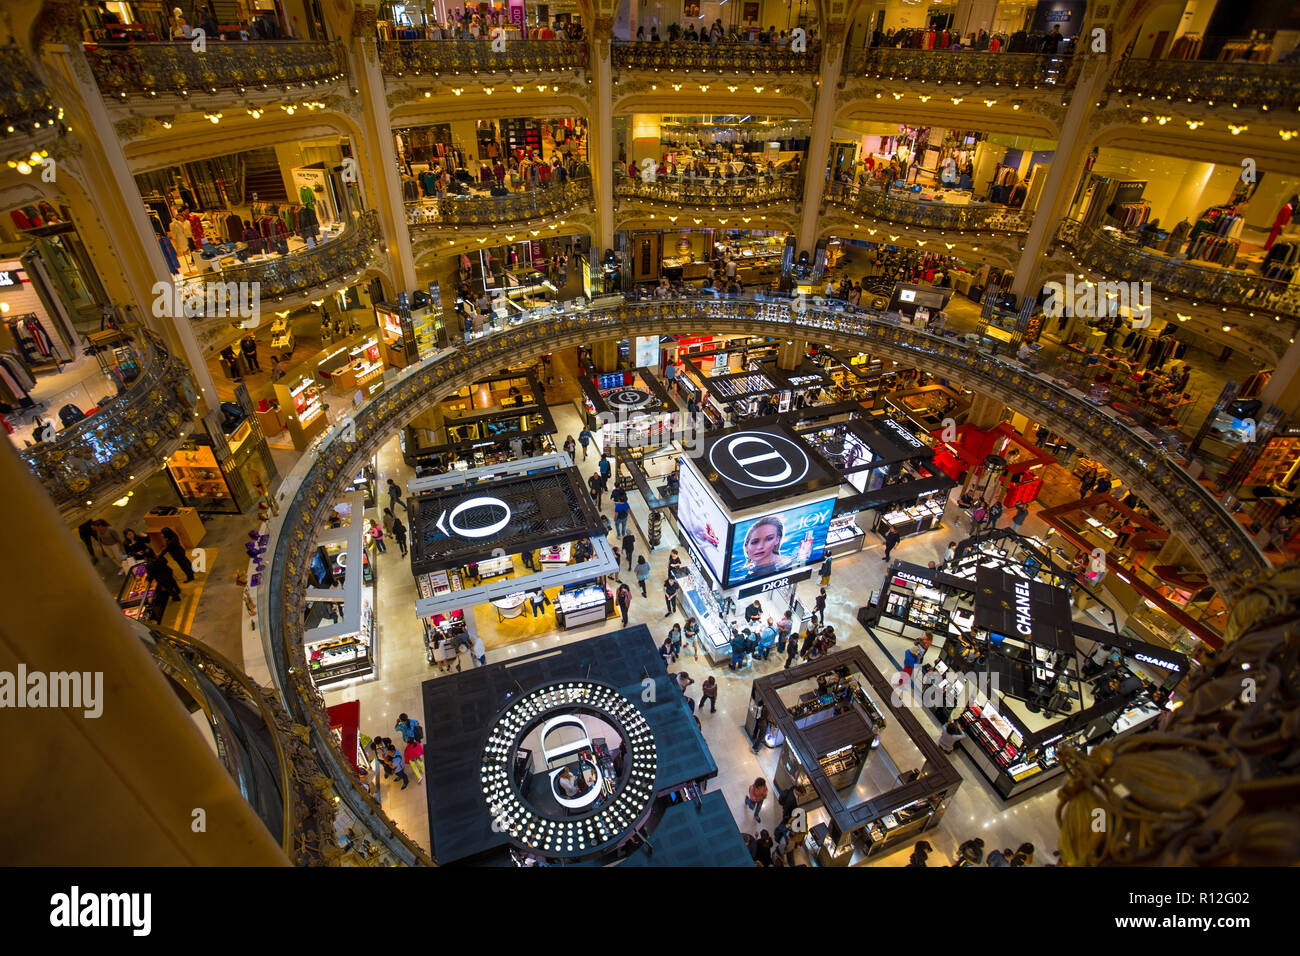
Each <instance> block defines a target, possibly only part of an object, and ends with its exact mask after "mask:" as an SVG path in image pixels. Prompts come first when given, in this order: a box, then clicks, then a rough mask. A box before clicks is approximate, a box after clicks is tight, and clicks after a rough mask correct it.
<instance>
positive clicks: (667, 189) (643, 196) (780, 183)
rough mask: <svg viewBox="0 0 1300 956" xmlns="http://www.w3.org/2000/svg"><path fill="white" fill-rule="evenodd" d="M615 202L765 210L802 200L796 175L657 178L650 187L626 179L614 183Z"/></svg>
mask: <svg viewBox="0 0 1300 956" xmlns="http://www.w3.org/2000/svg"><path fill="white" fill-rule="evenodd" d="M614 198H615V199H625V200H632V201H636V200H641V201H643V202H650V203H665V204H668V205H676V206H709V207H714V206H718V205H725V206H726V207H727V208H728V209H735V208H738V207H752V206H767V205H771V204H772V203H785V202H799V201H800V200H801V199H802V198H803V176H801V175H799V174H797V173H791V174H786V175H782V176H746V177H741V178H737V179H691V178H687V177H683V176H659V177H656V179H655V181H654V182H652V183H647V182H643V181H642V180H641V179H639V178H638V179H633V178H630V177H629V178H624V179H619V180H617V181H616V182H615V183H614Z"/></svg>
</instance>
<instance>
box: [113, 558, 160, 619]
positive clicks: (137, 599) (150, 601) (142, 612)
mask: <svg viewBox="0 0 1300 956" xmlns="http://www.w3.org/2000/svg"><path fill="white" fill-rule="evenodd" d="M147 577H148V572H147V570H146V568H145V564H144V562H143V561H141V562H140V563H139V564H136V565H133V566H132V567H131V569H130V570H129V571H127V572H126V580H125V581H124V582H122V588H121V590H119V591H118V592H117V603H118V606H119V607H121V608H122V613H123V614H125V615H126V616H127V617H129V618H134V619H135V620H137V621H144V620H152V621H154V622H160V621H161V620H162V615H163V611H164V610H166V609H167V595H166V594H163V593H162V592H160V591H159V590H158V586H157V585H156V584H151V583H150V582H149V581H148V580H147Z"/></svg>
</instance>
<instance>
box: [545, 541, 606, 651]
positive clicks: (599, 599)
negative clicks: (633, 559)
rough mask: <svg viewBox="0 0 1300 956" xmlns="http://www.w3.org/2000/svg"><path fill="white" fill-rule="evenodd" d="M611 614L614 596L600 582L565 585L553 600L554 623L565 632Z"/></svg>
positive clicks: (604, 618) (600, 619)
mask: <svg viewBox="0 0 1300 956" xmlns="http://www.w3.org/2000/svg"><path fill="white" fill-rule="evenodd" d="M565 547H567V545H566V546H565ZM613 613H614V595H612V594H610V593H609V591H608V590H606V588H605V585H604V584H603V583H602V582H601V581H587V582H584V583H581V584H569V585H566V586H565V587H564V588H563V589H562V590H561V591H560V593H559V594H558V595H557V596H556V598H555V623H556V624H558V625H560V627H562V628H564V629H565V630H566V631H567V630H570V629H572V628H575V627H582V626H583V625H584V624H595V623H597V622H604V621H605V620H606V619H608V618H609V617H610V615H612V614H613Z"/></svg>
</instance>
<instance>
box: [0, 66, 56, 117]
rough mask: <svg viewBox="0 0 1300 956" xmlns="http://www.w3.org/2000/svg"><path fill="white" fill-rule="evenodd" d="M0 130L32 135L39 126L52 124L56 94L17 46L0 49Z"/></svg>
mask: <svg viewBox="0 0 1300 956" xmlns="http://www.w3.org/2000/svg"><path fill="white" fill-rule="evenodd" d="M0 70H3V75H4V79H3V81H0V131H2V130H4V129H6V128H12V130H13V131H14V132H18V131H20V130H21V131H23V132H29V131H33V130H34V129H35V124H37V123H40V124H41V126H42V127H44V126H48V125H52V123H51V121H52V120H54V118H55V105H54V93H53V91H52V90H51V89H50V88H49V87H48V86H46V85H45V83H43V82H42V81H41V80H40V78H39V77H37V75H36V73H35V71H33V70H32V66H31V60H30V58H29V57H28V56H27V54H25V53H24V52H23V51H22V50H20V49H19V48H18V47H16V46H6V47H0Z"/></svg>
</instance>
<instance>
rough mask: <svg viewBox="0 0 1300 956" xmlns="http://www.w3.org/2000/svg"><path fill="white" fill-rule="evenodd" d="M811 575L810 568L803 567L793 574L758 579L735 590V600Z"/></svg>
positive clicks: (792, 582) (771, 589) (798, 580)
mask: <svg viewBox="0 0 1300 956" xmlns="http://www.w3.org/2000/svg"><path fill="white" fill-rule="evenodd" d="M810 577H812V568H804V569H803V570H802V571H799V572H797V573H795V574H784V575H782V576H781V577H779V578H772V579H771V580H770V581H759V582H758V583H757V584H751V585H749V586H748V587H743V588H741V589H740V590H739V591H737V592H736V599H737V600H744V599H745V598H749V597H753V596H754V595H755V594H766V593H767V592H768V591H775V590H777V589H778V588H783V587H785V586H786V585H788V584H797V583H798V582H800V581H807V580H808V579H809V578H810Z"/></svg>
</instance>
